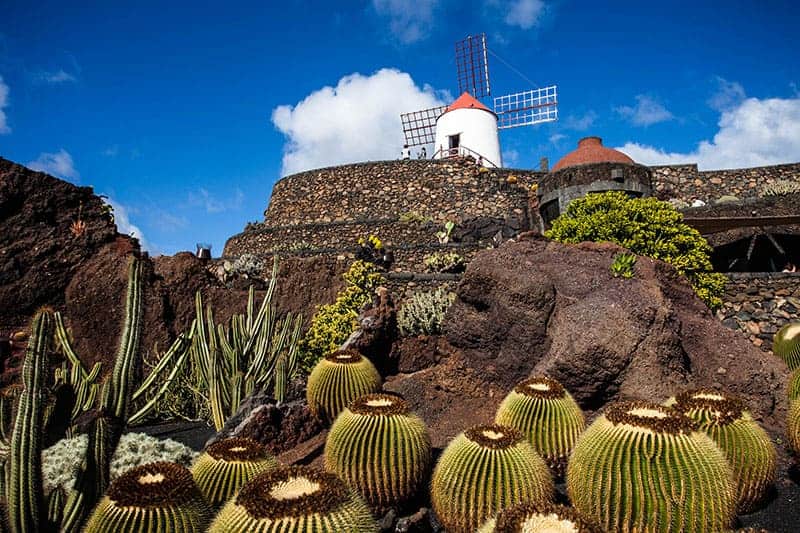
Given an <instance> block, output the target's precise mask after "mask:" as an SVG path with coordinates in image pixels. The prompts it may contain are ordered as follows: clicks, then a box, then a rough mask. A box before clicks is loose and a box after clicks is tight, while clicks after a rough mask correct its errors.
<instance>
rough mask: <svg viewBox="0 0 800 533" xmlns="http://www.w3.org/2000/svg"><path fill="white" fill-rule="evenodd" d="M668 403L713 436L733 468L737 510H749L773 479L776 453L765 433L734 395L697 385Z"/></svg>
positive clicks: (743, 511) (776, 458) (744, 511)
mask: <svg viewBox="0 0 800 533" xmlns="http://www.w3.org/2000/svg"><path fill="white" fill-rule="evenodd" d="M668 403H669V404H671V406H672V407H673V408H674V409H676V410H678V411H680V412H681V413H683V414H685V415H686V416H688V417H690V418H692V419H693V420H695V421H696V422H697V423H698V424H699V427H700V430H701V431H703V432H705V433H706V434H707V435H708V436H709V437H711V438H712V439H714V442H716V443H717V446H719V447H720V449H721V450H722V452H723V453H724V454H725V457H726V458H727V459H728V462H729V463H730V465H731V467H732V468H733V475H734V480H735V482H736V496H737V500H738V511H739V512H740V513H746V512H749V511H751V510H752V509H753V508H754V507H755V506H756V505H757V504H758V502H759V501H760V500H761V499H762V498H763V496H764V494H765V493H766V491H767V489H768V488H769V486H770V485H771V484H772V482H773V481H774V480H775V471H776V468H777V460H778V454H777V452H776V450H775V446H773V445H772V441H771V440H770V438H769V435H767V433H766V432H765V431H764V430H763V429H761V427H760V426H759V425H758V424H757V423H756V422H755V420H753V417H752V416H750V413H749V412H747V410H746V409H745V406H744V403H743V402H742V401H741V400H740V399H738V398H736V397H734V396H730V395H727V394H723V393H720V392H716V391H714V390H710V389H697V390H691V391H686V392H683V393H681V394H678V395H677V396H676V397H675V399H674V400H671V401H669V402H668Z"/></svg>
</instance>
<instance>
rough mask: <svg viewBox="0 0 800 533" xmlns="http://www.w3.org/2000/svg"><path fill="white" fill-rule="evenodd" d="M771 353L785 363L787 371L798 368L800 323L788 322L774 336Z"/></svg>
mask: <svg viewBox="0 0 800 533" xmlns="http://www.w3.org/2000/svg"><path fill="white" fill-rule="evenodd" d="M772 352H773V353H774V354H775V355H777V356H778V357H780V358H781V359H783V360H784V361H786V364H787V365H788V366H789V370H797V369H798V368H800V322H790V323H788V324H786V325H785V326H783V327H782V328H781V329H779V330H778V332H777V333H776V334H775V337H773V340H772Z"/></svg>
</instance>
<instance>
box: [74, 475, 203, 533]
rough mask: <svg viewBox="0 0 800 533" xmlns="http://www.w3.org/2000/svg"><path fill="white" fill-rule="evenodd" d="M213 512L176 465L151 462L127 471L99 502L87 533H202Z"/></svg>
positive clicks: (86, 530)
mask: <svg viewBox="0 0 800 533" xmlns="http://www.w3.org/2000/svg"><path fill="white" fill-rule="evenodd" d="M211 517H212V512H211V509H210V508H209V507H208V504H207V503H206V502H205V500H204V499H203V495H202V494H200V491H199V490H198V488H197V485H195V483H194V480H193V479H192V473H191V472H189V470H188V469H187V468H186V467H185V466H182V465H179V464H177V463H166V462H161V463H149V464H146V465H142V466H138V467H136V468H133V469H131V470H128V471H127V472H125V473H124V474H122V475H121V476H120V477H118V478H117V479H116V480H114V482H113V483H111V486H110V487H109V489H108V492H107V493H106V495H105V496H104V497H103V498H102V499H101V500H100V503H99V504H98V505H97V507H96V508H95V510H94V512H93V513H92V515H91V517H90V518H89V521H88V522H87V523H86V527H85V528H84V530H83V531H84V532H85V533H95V532H97V533H100V532H107V531H113V532H114V533H138V532H147V533H151V532H164V533H182V532H185V533H190V532H197V533H200V532H202V531H205V529H206V527H207V526H208V524H209V522H210V521H211Z"/></svg>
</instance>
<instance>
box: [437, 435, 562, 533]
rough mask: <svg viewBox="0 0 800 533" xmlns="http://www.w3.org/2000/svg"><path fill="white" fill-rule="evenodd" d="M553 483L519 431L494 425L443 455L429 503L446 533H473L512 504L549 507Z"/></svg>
mask: <svg viewBox="0 0 800 533" xmlns="http://www.w3.org/2000/svg"><path fill="white" fill-rule="evenodd" d="M553 490H554V488H553V479H552V477H551V475H550V471H549V469H548V468H547V465H546V464H545V462H544V460H543V459H542V458H541V457H539V455H538V454H537V453H536V452H535V451H534V449H533V448H532V447H531V445H530V444H528V441H527V440H526V439H525V437H524V436H523V435H522V433H520V432H519V431H517V430H515V429H513V428H510V427H508V426H500V425H497V424H491V425H481V426H475V427H473V428H471V429H469V430H467V431H465V432H463V433H460V434H458V435H457V436H456V437H455V438H454V439H453V440H452V441H450V443H449V444H448V445H447V448H445V450H444V452H442V455H441V457H440V458H439V462H438V463H437V464H436V468H435V469H434V472H433V479H432V481H431V503H432V504H433V509H434V511H435V512H436V516H437V517H439V520H440V521H441V523H442V524H443V525H444V526H445V528H446V529H447V531H452V532H470V533H471V532H473V531H475V530H476V529H477V528H478V527H479V526H481V524H483V523H484V522H485V521H486V520H488V519H490V518H492V517H493V516H494V515H496V514H497V513H498V512H500V511H502V510H503V509H505V508H506V507H510V506H511V505H514V504H517V503H540V504H544V503H549V502H551V501H552V498H553Z"/></svg>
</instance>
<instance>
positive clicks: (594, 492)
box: [567, 401, 736, 532]
mask: <svg viewBox="0 0 800 533" xmlns="http://www.w3.org/2000/svg"><path fill="white" fill-rule="evenodd" d="M567 492H568V494H569V497H570V500H571V501H572V504H573V505H574V506H575V508H576V509H577V510H578V511H579V512H580V513H582V514H583V515H584V516H586V517H588V518H589V519H590V520H593V521H594V522H595V523H596V524H597V525H599V526H600V527H601V528H602V529H603V530H605V531H651V532H679V531H680V532H683V531H687V532H690V531H709V532H710V531H719V530H723V529H727V528H728V527H730V525H731V522H732V521H733V519H734V517H735V510H736V492H735V486H734V483H733V472H732V470H731V467H730V466H729V465H728V462H727V460H726V459H725V455H724V454H723V453H722V451H721V450H720V449H719V448H718V447H717V445H716V444H715V443H714V441H713V440H712V439H711V437H709V436H708V435H706V434H705V433H702V432H700V431H697V423H696V422H695V421H693V420H692V419H691V418H689V417H687V416H684V415H683V414H681V413H680V412H678V411H676V410H674V409H672V408H669V407H665V406H662V405H658V404H655V403H650V402H644V401H622V402H616V403H613V404H611V405H610V406H608V407H607V408H606V410H605V412H604V413H603V414H602V415H601V416H600V417H599V418H597V420H595V421H594V423H592V425H590V426H589V427H588V428H587V429H586V431H585V432H584V433H583V435H581V437H580V438H579V439H578V442H577V443H576V444H575V448H574V449H573V450H572V455H570V459H569V464H568V466H567Z"/></svg>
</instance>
